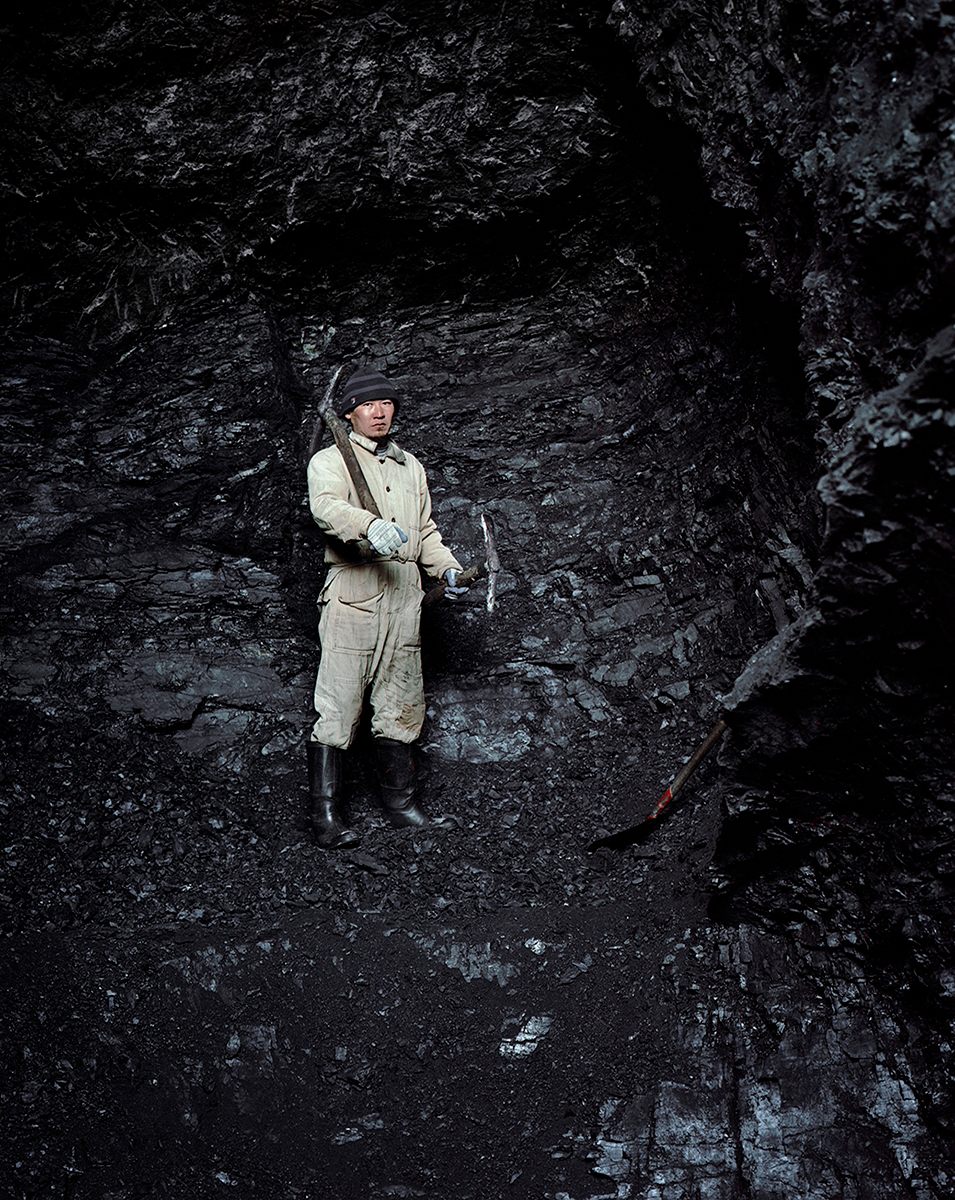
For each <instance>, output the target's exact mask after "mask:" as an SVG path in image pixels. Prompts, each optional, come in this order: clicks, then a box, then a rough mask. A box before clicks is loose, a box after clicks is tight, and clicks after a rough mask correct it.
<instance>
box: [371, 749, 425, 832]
mask: <svg viewBox="0 0 955 1200" xmlns="http://www.w3.org/2000/svg"><path fill="white" fill-rule="evenodd" d="M375 745H376V746H377V747H378V771H379V782H380V783H381V803H382V805H383V807H384V810H385V815H386V816H387V817H388V820H389V821H390V822H391V823H392V825H394V826H395V828H396V829H407V828H413V829H426V828H427V827H428V826H429V825H435V824H441V823H442V822H441V821H440V820H438V821H432V820H431V818H430V817H429V816H428V814H427V813H426V812H425V811H424V809H423V808H422V807H421V805H420V804H418V803H417V801H416V800H415V791H416V781H415V765H414V755H413V752H412V749H411V747H410V746H409V745H408V743H407V742H396V741H394V739H393V738H375Z"/></svg>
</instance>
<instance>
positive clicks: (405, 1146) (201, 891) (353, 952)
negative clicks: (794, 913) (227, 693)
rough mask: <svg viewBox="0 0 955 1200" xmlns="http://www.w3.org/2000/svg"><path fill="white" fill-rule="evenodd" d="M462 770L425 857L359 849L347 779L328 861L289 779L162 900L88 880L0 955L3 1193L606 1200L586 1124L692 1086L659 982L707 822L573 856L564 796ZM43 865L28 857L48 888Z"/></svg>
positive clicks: (605, 1143)
mask: <svg viewBox="0 0 955 1200" xmlns="http://www.w3.org/2000/svg"><path fill="white" fill-rule="evenodd" d="M484 775H485V777H486V778H487V779H488V787H487V790H486V792H485V793H484V794H483V795H472V796H469V797H468V800H467V803H466V804H465V803H464V800H463V795H462V793H460V792H458V793H457V803H455V802H454V801H455V795H454V791H455V789H454V784H455V781H454V779H453V778H451V779H450V780H449V779H447V778H444V779H443V785H444V790H445V792H446V793H447V794H446V796H445V799H446V800H447V803H446V804H445V805H443V807H445V808H446V809H447V810H448V811H450V812H451V813H452V815H453V816H454V817H455V818H456V820H457V824H456V825H455V826H454V827H453V828H451V829H450V830H446V831H441V832H435V833H430V832H429V833H411V832H396V831H392V830H390V829H388V828H386V827H385V825H384V824H383V822H382V820H381V818H380V816H379V814H378V813H377V811H376V810H375V809H374V807H373V804H372V802H371V800H370V797H369V796H368V794H367V791H366V790H363V788H362V781H361V780H360V779H359V780H356V781H355V786H356V804H355V814H354V815H355V823H356V825H357V827H358V828H360V829H361V831H362V832H363V834H364V838H363V842H362V845H361V846H360V848H359V849H357V850H354V851H351V852H346V853H342V854H338V855H332V856H330V855H327V854H325V853H323V852H322V851H321V850H319V849H318V848H316V847H314V846H313V845H312V844H311V842H310V839H309V837H308V835H307V833H306V832H305V830H304V827H303V812H302V811H301V810H302V808H303V806H302V803H301V802H302V796H301V794H300V793H297V792H296V790H295V783H293V782H289V784H288V786H287V789H286V794H284V795H283V796H281V797H276V796H274V795H272V796H270V797H269V798H268V800H269V803H271V804H272V805H273V806H274V807H273V810H272V811H273V813H274V814H276V815H274V816H273V820H272V823H271V824H270V825H268V826H267V827H265V826H266V822H265V819H264V817H263V818H261V819H262V822H263V827H262V828H260V829H258V830H257V831H253V830H252V829H251V827H250V828H247V829H245V830H239V829H234V828H226V822H225V819H224V816H223V813H224V810H223V809H221V808H220V809H219V810H218V811H219V814H220V815H219V816H217V817H216V816H213V817H211V818H210V819H209V820H208V821H207V824H208V825H209V832H208V835H207V837H206V838H204V839H202V840H203V841H204V842H205V844H204V845H198V846H197V845H194V844H193V845H188V846H187V845H183V846H180V847H178V848H177V849H171V850H170V853H169V858H168V863H167V870H166V873H165V877H166V878H167V880H172V879H175V880H176V883H175V884H174V885H172V884H170V885H169V890H166V891H163V889H161V888H157V887H154V886H151V885H150V883H149V882H148V881H147V880H145V878H144V880H143V882H142V883H141V884H140V885H139V888H138V890H139V894H138V895H134V894H131V893H133V892H136V890H137V885H136V884H135V883H134V884H132V885H129V886H127V885H128V878H129V876H128V874H127V873H120V872H119V871H118V870H117V872H116V875H117V878H122V879H124V880H125V882H124V884H123V886H122V890H120V889H119V888H117V892H116V893H115V894H113V893H111V892H110V890H109V886H108V880H107V876H108V874H109V868H108V859H107V858H105V857H104V858H103V860H102V863H103V866H102V868H101V869H102V873H103V881H102V886H101V887H99V888H97V889H95V893H96V894H95V895H94V894H93V893H92V892H91V891H90V890H89V889H88V890H87V891H86V892H85V893H84V894H83V895H79V896H77V898H76V902H75V906H74V907H75V910H76V911H75V914H74V922H75V923H74V924H73V925H72V927H70V928H67V929H63V928H62V924H63V921H62V914H60V913H57V914H56V917H57V919H56V921H55V922H54V921H52V920H51V921H50V922H49V923H48V925H47V928H46V929H40V930H39V931H36V932H26V933H23V934H21V935H18V936H14V938H13V939H12V941H8V946H7V958H8V970H7V972H6V980H7V983H6V988H5V990H6V993H7V994H6V996H5V1003H6V1006H7V1009H8V1011H10V1009H11V1007H13V1008H15V1009H16V1010H17V1011H19V1013H20V1014H21V1016H20V1021H21V1022H22V1024H21V1027H20V1028H19V1029H18V1030H16V1031H15V1038H16V1042H17V1043H18V1044H19V1045H20V1046H21V1047H22V1048H23V1049H22V1059H21V1062H20V1064H19V1068H18V1070H17V1072H16V1075H17V1093H18V1094H17V1096H16V1108H17V1109H19V1110H21V1111H27V1112H28V1113H29V1121H28V1123H27V1124H26V1125H25V1127H24V1128H23V1129H22V1130H21V1133H20V1137H19V1138H17V1137H15V1138H14V1140H12V1141H11V1143H9V1144H10V1145H11V1149H12V1154H11V1155H10V1157H9V1159H8V1164H7V1168H8V1170H10V1175H9V1177H8V1178H9V1180H10V1182H9V1184H8V1186H9V1187H11V1192H10V1193H9V1194H19V1195H36V1194H44V1195H47V1194H48V1195H69V1196H74V1197H80V1196H84V1197H85V1196H89V1197H92V1196H96V1197H106V1196H110V1197H133V1196H145V1195H206V1194H209V1195H217V1194H221V1195H262V1196H290V1197H291V1196H316V1197H318V1196H323V1197H325V1196H341V1197H350V1196H438V1195H458V1196H469V1195H494V1194H509V1195H535V1196H536V1195H554V1196H556V1195H559V1194H560V1193H561V1192H564V1193H566V1194H568V1195H573V1196H575V1197H583V1196H596V1195H603V1194H606V1195H617V1194H618V1193H617V1190H616V1187H617V1184H616V1180H617V1179H618V1178H619V1179H621V1180H623V1179H624V1178H625V1176H626V1172H627V1170H628V1162H629V1160H628V1159H627V1158H626V1157H625V1156H624V1153H623V1150H622V1149H621V1148H620V1145H619V1144H618V1143H617V1142H615V1141H613V1139H612V1137H611V1135H610V1133H608V1129H609V1128H610V1126H611V1125H612V1122H613V1116H614V1114H615V1113H616V1112H617V1110H618V1109H619V1108H620V1106H621V1105H623V1104H624V1102H625V1100H626V1098H627V1097H630V1096H632V1095H633V1093H634V1089H635V1086H636V1087H638V1088H639V1090H640V1091H641V1092H648V1093H649V1092H650V1091H651V1090H652V1089H653V1087H654V1085H655V1084H657V1083H658V1082H659V1081H660V1080H663V1079H666V1080H668V1081H670V1082H671V1083H673V1084H674V1085H676V1084H680V1083H682V1082H687V1083H688V1082H690V1081H689V1080H686V1081H683V1080H681V1077H680V1069H681V1068H680V1065H679V1063H678V1061H677V1060H676V1059H675V1057H674V1055H675V1051H676V1049H677V1047H676V1046H675V1042H674V1037H675V1034H676V1030H677V1028H678V1026H679V1010H680V1008H681V1005H682V1004H683V999H682V998H681V995H682V992H683V991H685V990H687V989H688V990H689V991H688V994H692V992H693V991H694V990H696V989H697V988H698V987H699V986H700V984H698V983H695V982H693V979H692V974H693V973H692V971H690V972H689V973H687V972H686V971H684V972H683V975H682V978H681V981H680V989H681V994H678V993H677V992H676V991H675V985H674V980H673V977H672V971H673V966H672V964H673V961H674V954H675V953H677V952H678V951H677V948H678V947H679V948H680V949H689V950H690V951H691V952H692V954H696V955H698V956H699V966H700V967H701V968H704V967H707V966H709V965H710V963H709V961H705V960H706V956H707V955H709V954H710V953H711V951H712V947H706V948H704V946H703V943H702V942H700V941H699V940H698V937H697V933H698V930H699V928H700V923H701V919H702V917H703V896H702V892H701V891H700V888H701V887H702V886H703V885H704V883H705V879H704V876H703V873H702V864H703V863H704V862H705V861H706V860H708V858H709V853H710V850H711V846H710V841H711V838H712V836H713V833H714V830H715V815H716V814H715V812H714V806H715V803H716V801H715V798H714V797H712V796H709V797H707V796H706V795H705V793H703V792H700V793H699V794H697V795H696V796H695V797H694V799H693V800H692V802H689V803H688V804H687V805H686V807H685V808H684V809H682V810H681V811H679V812H678V813H677V814H675V816H674V818H673V822H672V824H671V825H670V826H669V827H667V826H661V828H660V831H659V834H658V841H657V842H656V844H654V845H653V846H646V847H641V848H637V849H634V850H632V851H630V852H628V853H627V854H625V855H623V856H611V855H610V854H608V853H607V852H600V853H598V854H597V855H596V856H588V855H586V853H585V852H584V849H583V846H584V844H585V842H586V841H587V839H588V837H590V836H592V834H593V829H592V828H591V827H589V826H588V827H586V828H585V827H584V826H583V825H581V824H579V823H574V822H573V821H572V820H570V819H569V818H570V817H571V816H572V813H573V809H574V804H575V798H574V797H567V796H564V797H561V798H559V799H558V800H557V801H555V812H553V813H552V814H547V813H544V812H533V811H529V805H528V804H522V802H521V800H520V797H519V795H517V796H515V795H513V794H511V793H509V792H508V791H507V790H506V788H505V781H504V780H494V778H493V769H491V770H489V771H487V770H486V771H485V772H484ZM583 787H584V785H581V790H582V791H583ZM159 790H160V792H161V790H162V787H161V786H160V789H159ZM437 799H438V798H437V797H435V802H437ZM581 799H582V796H581V797H577V798H576V802H580V800H581ZM210 811H211V810H210ZM260 811H261V812H263V813H264V811H265V810H264V809H263V810H260ZM125 819H126V822H127V824H131V825H132V826H133V828H135V826H136V822H135V817H134V815H133V814H131V813H129V812H128V813H127V814H126V817H125ZM122 821H123V818H122V817H120V819H119V821H116V822H113V824H114V825H121V824H122ZM109 825H110V822H106V823H105V826H106V828H107V829H108V828H109ZM143 827H145V826H143ZM216 827H218V828H216ZM110 838H114V839H115V840H116V841H117V843H118V845H119V846H120V847H121V853H122V854H123V855H126V856H128V853H129V849H128V847H127V845H126V840H125V837H124V836H122V835H121V834H120V833H119V832H118V831H114V832H112V833H105V834H104V840H106V841H108V840H109V839H110ZM197 840H199V839H197ZM145 841H146V839H145V838H140V839H139V842H140V843H144V842H145ZM119 852H120V851H118V853H119ZM139 853H140V854H141V856H142V857H143V859H144V860H145V859H147V858H149V857H150V856H157V855H158V856H160V857H162V856H163V854H164V851H163V849H162V848H160V847H155V846H151V845H148V844H140V846H139ZM64 854H68V845H66V846H64V845H62V844H61V845H60V846H59V847H57V846H56V845H55V844H53V839H52V838H51V845H50V847H49V853H48V855H47V862H48V864H49V865H50V869H51V870H55V869H56V865H57V861H58V859H62V856H63V855H64ZM126 861H127V862H128V857H127V859H126ZM200 867H201V869H202V870H203V871H204V876H200V875H198V874H197V873H195V872H196V871H197V869H198V868H200ZM60 869H62V862H60ZM43 891H44V885H43V881H42V879H40V878H37V879H36V880H35V895H37V896H39V895H41V894H42V893H43ZM58 926H59V928H58ZM694 961H696V960H694ZM5 1111H6V1113H7V1117H8V1119H9V1117H10V1116H11V1115H12V1111H11V1107H10V1104H9V1099H8V1102H7V1103H6V1104H5ZM21 1138H22V1140H20V1139H21Z"/></svg>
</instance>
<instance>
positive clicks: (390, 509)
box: [308, 370, 465, 849]
mask: <svg viewBox="0 0 955 1200" xmlns="http://www.w3.org/2000/svg"><path fill="white" fill-rule="evenodd" d="M398 405H399V397H398V393H397V391H396V390H395V387H394V385H393V384H392V383H391V382H390V381H389V380H388V379H386V378H385V377H384V376H383V375H379V374H378V373H377V372H375V371H370V370H359V371H356V372H355V373H354V374H353V375H351V377H350V378H349V379H348V381H347V383H346V384H345V387H344V389H343V390H342V392H341V394H340V396H339V397H338V399H337V401H336V402H335V404H334V407H335V410H336V411H337V413H338V415H339V416H340V417H341V418H343V419H344V420H346V421H348V422H350V424H351V429H350V431H349V433H348V442H349V443H350V444H351V446H352V447H353V448H354V451H355V457H356V459H357V462H358V467H359V468H360V471H361V474H362V475H363V476H364V479H365V482H366V483H367V485H368V488H369V489H370V491H371V496H372V498H373V500H374V502H375V504H376V505H377V507H378V511H379V513H380V514H381V516H376V515H375V514H374V513H372V512H369V511H368V509H367V508H363V507H362V506H361V504H360V502H359V498H358V490H357V488H356V485H355V483H354V480H353V479H352V476H351V474H350V472H349V470H348V468H347V466H346V463H345V460H344V458H343V455H342V452H341V451H340V450H339V449H338V446H337V445H332V446H329V447H328V448H327V449H325V450H319V451H318V452H317V453H315V454H313V455H312V456H311V458H310V459H309V463H308V499H309V505H310V507H311V510H312V516H313V517H314V518H315V521H316V522H317V524H318V526H319V528H320V529H321V530H322V532H323V533H324V534H325V538H326V548H325V561H326V562H327V563H328V564H329V571H328V578H327V580H326V583H325V586H324V588H323V590H322V593H321V596H320V599H319V605H320V611H321V615H320V618H319V636H320V638H321V643H322V656H321V662H320V665H319V668H318V678H317V680H316V682H315V710H316V712H317V713H318V719H317V720H316V722H315V725H314V727H313V729H312V733H311V737H310V739H309V742H308V769H309V794H310V798H311V820H312V827H313V830H314V832H315V836H316V840H317V841H318V844H319V845H320V846H323V847H325V848H326V849H332V848H338V847H345V846H352V845H355V844H356V843H357V841H358V835H357V834H356V833H355V832H354V831H353V830H351V829H349V828H347V827H346V826H345V824H344V820H343V817H342V808H341V791H342V752H343V751H344V750H347V749H348V747H349V746H350V745H351V743H352V741H353V739H354V737H355V733H356V730H357V729H358V724H359V720H360V718H361V713H362V708H363V704H364V701H365V696H366V694H367V696H368V700H369V703H370V707H371V713H372V715H371V732H372V736H373V738H374V744H375V748H376V757H377V763H378V771H379V781H380V785H381V795H382V802H383V805H384V809H385V812H386V814H387V816H388V819H389V820H390V822H391V824H392V825H395V826H399V827H401V826H416V827H423V826H426V825H428V824H431V823H434V822H433V821H432V819H431V818H429V817H428V815H427V814H426V813H425V811H424V809H423V808H422V807H421V804H420V803H419V802H418V800H417V799H416V795H415V791H416V789H415V766H414V758H413V750H412V745H413V743H414V742H415V740H416V739H417V738H418V736H419V734H420V733H421V727H422V724H423V722H424V713H425V705H424V689H423V685H422V678H421V601H422V596H423V592H422V588H421V576H420V573H419V569H418V568H419V566H420V567H421V568H423V569H424V571H425V572H426V573H427V574H428V575H431V576H433V577H434V578H435V579H443V580H444V581H445V583H446V584H447V590H448V591H449V592H450V593H451V594H452V595H454V594H460V593H461V592H463V591H464V590H465V589H464V588H462V587H459V586H458V584H457V574H458V572H459V571H460V570H461V564H460V563H459V562H458V560H457V559H456V558H455V557H454V555H453V554H452V553H451V551H450V550H449V549H448V548H447V546H445V544H444V542H443V541H442V540H441V534H440V533H439V532H438V528H437V526H436V525H435V523H434V520H433V519H432V516H431V496H430V494H429V492H428V482H427V479H426V478H425V473H424V468H423V467H422V466H421V463H420V462H419V461H418V460H417V459H416V458H415V456H414V455H413V454H409V452H408V451H407V450H402V449H401V448H400V447H399V446H398V445H397V444H396V443H395V442H394V441H393V440H392V438H391V426H392V422H393V421H394V419H395V415H396V413H397V411H398ZM366 503H367V501H366Z"/></svg>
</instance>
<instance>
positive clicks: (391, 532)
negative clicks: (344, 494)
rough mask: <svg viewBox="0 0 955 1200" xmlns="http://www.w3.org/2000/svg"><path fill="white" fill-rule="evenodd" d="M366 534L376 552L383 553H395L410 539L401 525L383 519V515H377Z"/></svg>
mask: <svg viewBox="0 0 955 1200" xmlns="http://www.w3.org/2000/svg"><path fill="white" fill-rule="evenodd" d="M365 536H366V537H367V538H368V540H369V542H371V544H372V548H373V549H374V551H375V553H376V554H383V555H389V554H394V553H395V551H396V550H398V549H400V548H401V546H403V545H404V543H405V542H406V541H407V540H408V535H407V534H406V533H405V531H404V530H403V529H402V528H401V526H400V525H394V524H393V523H392V522H391V521H383V520H382V519H381V517H375V519H374V521H372V523H371V524H370V525H369V526H368V532H367V534H366V535H365Z"/></svg>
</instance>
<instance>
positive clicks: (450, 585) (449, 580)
mask: <svg viewBox="0 0 955 1200" xmlns="http://www.w3.org/2000/svg"><path fill="white" fill-rule="evenodd" d="M444 582H445V585H446V586H445V589H444V593H445V595H446V596H463V595H464V594H465V592H466V591H467V590H468V589H467V588H466V587H458V573H457V571H456V570H455V569H454V567H448V569H447V570H446V571H445V573H444Z"/></svg>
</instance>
